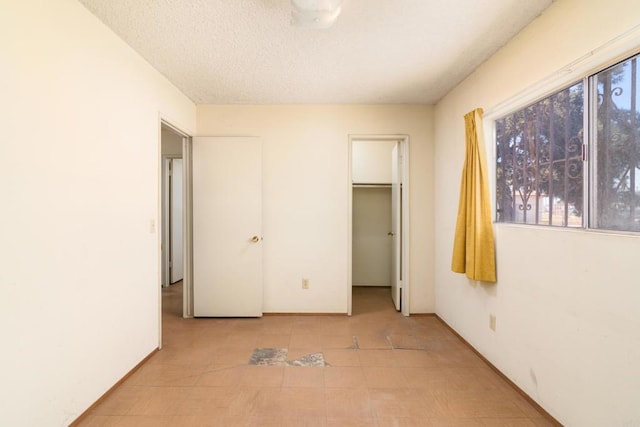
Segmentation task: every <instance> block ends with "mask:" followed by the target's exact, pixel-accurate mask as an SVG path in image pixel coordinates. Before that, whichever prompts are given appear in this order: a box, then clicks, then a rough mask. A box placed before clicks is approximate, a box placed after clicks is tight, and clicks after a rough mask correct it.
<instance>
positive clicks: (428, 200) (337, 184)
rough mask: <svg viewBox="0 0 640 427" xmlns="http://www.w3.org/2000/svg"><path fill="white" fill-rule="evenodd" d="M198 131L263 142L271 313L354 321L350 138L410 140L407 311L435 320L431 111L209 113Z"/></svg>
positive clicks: (338, 108)
mask: <svg viewBox="0 0 640 427" xmlns="http://www.w3.org/2000/svg"><path fill="white" fill-rule="evenodd" d="M197 122H198V135H201V136H215V135H254V136H260V137H262V140H263V144H264V147H263V156H264V169H263V171H264V172H263V173H264V187H263V191H264V193H263V194H264V198H263V200H264V210H263V212H264V213H263V215H264V216H263V224H264V230H263V235H264V311H265V312H321V313H324V312H336V313H345V312H346V311H347V256H348V255H347V254H348V252H347V250H348V248H347V238H348V235H347V233H348V228H347V226H348V221H349V220H350V218H349V217H348V212H347V205H348V195H349V191H351V185H350V183H349V179H348V171H349V159H348V155H349V152H348V135H349V134H408V135H410V146H411V148H410V150H411V154H410V161H411V165H410V180H411V182H410V192H411V193H410V197H411V210H410V227H411V241H410V247H411V249H410V250H411V260H410V261H411V268H410V280H411V307H410V310H411V312H413V313H422V312H432V311H433V308H434V299H433V247H432V235H433V214H432V212H433V200H434V197H433V175H432V171H433V146H432V131H433V129H432V107H430V106H410V105H406V106H404V105H388V106H385V105H380V106H361V105H304V106H303V105H299V106H286V105H285V106H249V105H244V106H243V105H238V106H219V105H203V106H198V108H197ZM303 277H305V278H309V280H310V289H309V290H303V289H301V286H300V283H301V279H302V278H303Z"/></svg>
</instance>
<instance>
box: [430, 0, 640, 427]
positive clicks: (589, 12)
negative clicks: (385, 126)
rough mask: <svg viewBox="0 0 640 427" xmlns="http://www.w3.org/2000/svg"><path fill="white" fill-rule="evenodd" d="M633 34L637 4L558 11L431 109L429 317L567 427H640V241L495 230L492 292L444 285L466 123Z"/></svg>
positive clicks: (639, 17) (460, 282) (615, 0)
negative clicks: (432, 291) (478, 111)
mask: <svg viewBox="0 0 640 427" xmlns="http://www.w3.org/2000/svg"><path fill="white" fill-rule="evenodd" d="M638 22H640V7H638V2H637V0H612V1H609V2H606V4H605V3H603V2H601V1H598V0H560V1H556V2H555V3H554V4H553V5H552V6H551V7H550V8H549V9H548V10H547V11H546V12H544V14H543V15H542V16H541V17H539V18H538V19H537V20H536V21H534V22H533V23H532V24H531V25H530V26H529V27H527V28H526V29H525V30H524V31H523V32H522V33H520V34H519V35H518V36H517V37H516V38H515V39H514V40H512V41H511V42H510V43H509V44H507V45H506V46H505V47H504V48H503V49H501V50H500V51H499V52H498V53H497V54H495V55H494V56H493V57H492V58H491V59H490V60H489V61H488V62H486V63H485V64H484V65H482V66H481V67H480V68H479V69H478V70H476V72H475V73H474V74H472V75H471V76H470V77H469V78H467V79H466V80H465V81H464V82H463V83H461V84H460V85H459V86H458V87H457V88H455V89H454V90H453V91H452V92H451V93H449V94H448V95H447V96H446V97H445V98H444V99H442V100H441V101H440V102H439V103H438V105H437V106H436V108H435V141H436V156H435V165H436V175H435V180H436V182H435V185H436V199H437V200H438V203H437V204H436V205H435V214H436V220H437V227H436V239H435V244H436V252H435V253H436V257H435V262H436V277H435V281H436V312H437V313H438V314H439V315H440V316H441V317H442V318H443V319H444V320H445V321H446V322H448V323H449V324H450V325H451V326H453V327H454V328H455V329H456V330H457V331H458V332H459V333H460V334H461V335H462V336H463V337H464V338H465V339H467V340H468V341H469V342H470V343H471V344H472V345H473V346H475V347H476V348H477V349H478V350H479V351H480V352H481V353H482V354H483V355H485V356H486V357H487V358H488V359H489V360H490V361H491V362H492V363H493V364H494V365H496V366H497V367H498V368H499V369H500V370H501V371H502V372H504V373H505V374H506V375H507V376H508V377H509V378H510V379H512V380H513V381H514V382H515V383H516V384H518V386H520V387H521V388H522V389H523V390H524V391H525V392H527V393H528V394H529V395H530V396H531V397H532V398H534V399H535V400H536V401H537V402H538V403H540V404H541V405H542V406H543V407H544V408H545V409H547V410H548V411H549V412H550V413H551V414H552V415H553V416H555V417H556V418H557V419H558V420H559V421H560V422H562V423H563V424H565V425H568V426H603V425H610V426H613V425H640V405H638V399H639V398H640V395H639V394H638V390H639V387H640V364H639V363H638V361H639V360H640V310H639V309H638V301H640V287H639V286H638V283H639V281H638V269H637V264H638V254H640V238H639V237H637V236H632V237H629V236H620V235H617V236H616V235H609V234H599V233H594V232H586V231H582V230H578V231H570V230H559V229H549V228H539V227H538V228H533V227H524V226H512V225H504V224H498V225H496V227H495V228H496V237H497V243H496V245H497V265H498V283H497V284H496V285H488V286H485V285H481V284H474V283H470V282H469V281H468V280H467V279H466V278H465V277H464V276H463V275H459V274H454V273H452V272H451V271H450V262H451V250H452V242H453V234H454V228H455V218H456V210H457V205H458V190H459V185H460V172H461V167H462V162H463V157H464V122H463V115H464V114H465V113H467V112H468V111H471V110H472V109H473V108H475V107H483V108H485V109H489V110H490V109H492V108H493V107H494V106H495V105H496V104H498V103H501V102H503V101H505V100H507V99H508V98H510V97H513V96H514V95H515V94H517V93H518V92H520V91H522V90H524V89H526V88H528V87H530V86H531V85H534V84H536V83H537V82H539V81H542V80H543V79H545V78H546V77H547V76H549V75H551V74H552V73H554V72H555V71H556V70H559V69H560V68H562V67H564V66H566V65H568V64H570V63H571V62H573V61H574V60H576V59H578V58H580V57H582V56H583V55H586V54H588V53H589V52H591V51H592V50H594V49H596V48H598V47H599V46H601V45H604V44H605V43H606V42H608V41H609V40H611V39H613V38H615V37H616V36H618V35H620V34H622V33H624V32H625V31H628V30H629V29H631V28H632V27H633V26H635V25H637V24H638ZM638 50H640V45H638ZM487 145H488V147H489V151H491V149H490V147H491V145H492V141H487ZM489 158H490V162H492V161H493V159H492V157H491V155H490V156H489ZM490 314H494V315H495V316H496V318H497V329H496V331H495V332H493V331H491V330H490V329H489V315H490Z"/></svg>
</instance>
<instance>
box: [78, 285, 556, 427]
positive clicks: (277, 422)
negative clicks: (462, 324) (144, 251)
mask: <svg viewBox="0 0 640 427" xmlns="http://www.w3.org/2000/svg"><path fill="white" fill-rule="evenodd" d="M181 312H182V289H181V285H179V284H178V285H173V286H171V287H170V288H169V289H165V290H163V339H164V346H163V348H162V350H160V351H159V352H157V353H156V354H155V355H154V356H153V357H152V358H151V359H150V360H149V361H148V362H147V363H146V364H145V365H143V366H142V367H141V368H140V369H139V370H138V371H137V372H135V373H134V374H133V375H132V376H130V377H129V378H128V379H127V380H126V381H125V382H124V383H123V384H122V385H121V386H119V387H118V388H117V389H116V390H114V392H113V393H111V394H110V395H109V396H108V397H107V398H106V399H105V400H104V401H103V402H102V403H101V404H100V405H98V406H97V407H95V408H94V409H93V410H92V411H91V412H90V413H89V415H88V416H87V417H86V418H84V419H83V421H82V423H81V425H82V426H154V427H155V426H222V427H232V426H260V427H267V426H340V427H349V426H358V427H361V426H362V427H364V426H378V427H387V426H407V427H408V426H547V425H552V424H551V423H549V421H547V420H546V419H545V418H543V416H542V414H540V413H539V412H538V411H536V409H535V408H534V407H533V406H531V405H530V404H529V403H528V402H527V401H526V400H525V399H524V398H522V397H521V396H520V395H519V394H518V393H517V392H516V391H515V390H513V389H512V388H511V387H510V386H509V385H508V384H507V383H506V382H505V381H504V380H503V379H502V378H501V377H500V376H498V375H497V374H496V373H494V372H493V371H492V370H491V369H490V368H489V367H488V366H487V365H486V364H485V363H484V362H483V361H482V360H481V359H480V358H479V357H477V356H476V355H475V354H474V353H473V352H472V351H471V350H470V349H469V348H468V347H467V346H466V345H465V344H463V343H462V342H461V341H460V340H459V339H458V338H457V337H456V336H455V335H454V334H453V333H451V332H450V331H449V330H448V329H447V328H446V327H445V326H444V325H443V324H442V323H440V321H439V320H438V319H436V318H435V317H430V316H413V317H408V318H407V317H404V316H402V315H401V314H399V313H398V312H396V311H395V310H394V308H393V305H392V303H391V299H390V296H389V290H388V288H354V295H353V313H354V314H353V316H351V317H347V316H297V315H296V316H293V315H282V316H280V315H274V316H265V317H263V318H259V319H182V317H181ZM256 348H279V349H287V359H288V360H289V361H293V360H297V359H301V358H303V357H304V356H308V355H310V354H313V353H322V356H323V358H324V362H325V363H326V365H327V366H323V367H318V366H290V365H287V364H276V365H272V366H262V365H250V364H249V360H250V359H251V356H252V354H253V352H254V350H255V349H256ZM303 360H304V359H303Z"/></svg>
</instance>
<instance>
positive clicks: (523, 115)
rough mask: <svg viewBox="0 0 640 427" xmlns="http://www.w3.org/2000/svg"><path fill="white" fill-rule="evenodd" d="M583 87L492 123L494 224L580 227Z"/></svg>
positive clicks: (562, 93) (546, 99)
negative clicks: (494, 159) (495, 208)
mask: <svg viewBox="0 0 640 427" xmlns="http://www.w3.org/2000/svg"><path fill="white" fill-rule="evenodd" d="M583 92H584V90H583V84H582V83H578V84H576V85H573V86H571V87H569V88H567V89H564V90H562V91H560V92H557V93H555V94H553V95H551V96H549V97H547V98H545V99H543V100H541V101H538V102H536V103H535V104H532V105H529V106H528V107H525V108H523V109H522V110H520V111H516V112H515V113H513V114H510V115H508V116H506V117H503V118H502V119H499V120H497V121H496V142H497V151H496V201H497V203H496V204H497V220H498V221H499V222H516V223H523V224H544V225H563V226H578V227H580V226H582V205H583V191H582V186H583V185H582V183H583V177H582V173H583V167H582V163H583V162H582V134H583V131H582V128H583V118H582V116H583V109H584V101H583Z"/></svg>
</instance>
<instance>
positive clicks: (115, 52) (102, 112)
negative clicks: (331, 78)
mask: <svg viewBox="0 0 640 427" xmlns="http://www.w3.org/2000/svg"><path fill="white" fill-rule="evenodd" d="M1 9H2V12H0V52H2V54H1V55H0V57H1V59H0V93H1V94H2V95H1V100H0V121H1V125H0V126H1V127H2V129H3V140H2V142H0V159H2V163H3V164H2V167H1V168H0V182H2V191H1V192H2V204H3V206H4V208H3V209H2V220H0V236H2V237H0V240H1V241H2V245H0V259H1V260H2V261H1V264H2V268H0V288H1V290H2V297H1V298H0V325H2V326H1V328H2V333H1V336H2V351H0V378H1V384H2V385H1V386H0V424H2V425H7V426H53V425H57V426H62V425H68V424H69V423H70V422H71V421H73V420H74V419H75V418H76V417H78V416H79V415H80V414H81V413H82V412H83V411H84V410H85V409H87V408H88V407H89V406H90V405H91V404H92V403H94V402H95V401H96V399H98V398H99V397H100V396H101V395H102V394H103V393H104V392H105V391H107V390H108V389H109V388H110V387H111V386H113V385H114V384H115V383H116V382H117V381H118V380H119V379H121V378H122V377H123V375H125V374H126V373H127V372H128V371H129V370H130V369H131V368H132V367H134V366H135V365H136V364H137V363H138V362H140V361H141V360H142V359H143V358H144V357H145V356H147V355H148V354H149V353H150V352H151V351H153V350H154V349H155V348H156V347H157V345H158V331H159V330H158V321H159V316H160V313H159V304H158V303H159V263H158V261H159V241H158V236H159V235H158V234H157V232H151V230H150V227H151V222H154V227H155V228H156V229H157V228H158V218H159V217H158V215H159V207H158V202H159V197H158V188H159V174H158V166H159V140H160V125H159V118H160V115H163V116H164V117H165V118H167V119H169V120H171V121H173V122H174V123H175V124H176V125H178V126H182V127H183V128H184V129H185V130H187V131H189V130H192V129H194V128H195V106H194V105H193V103H192V102H191V101H189V100H188V99H187V98H186V97H185V96H184V95H182V94H181V93H180V92H179V91H178V90H177V89H176V88H175V87H173V86H172V85H171V84H169V83H168V81H167V80H166V79H165V78H164V77H163V76H161V75H160V74H159V73H158V72H157V71H155V70H154V69H152V68H151V67H150V66H149V65H148V64H147V63H146V62H145V61H144V60H142V58H140V56H139V55H137V54H136V53H135V52H134V51H133V50H132V49H131V48H129V47H128V46H127V45H125V43H124V42H123V41H122V40H121V39H119V38H118V37H116V36H115V35H114V34H113V33H112V32H111V31H109V30H107V29H106V27H105V26H104V25H103V24H102V23H101V22H100V21H98V19H97V18H95V17H94V16H93V15H92V14H90V13H89V12H88V11H87V10H86V9H84V7H82V6H81V5H80V4H79V3H78V2H77V1H74V0H56V1H36V0H22V1H10V2H3V3H2V7H1Z"/></svg>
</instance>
